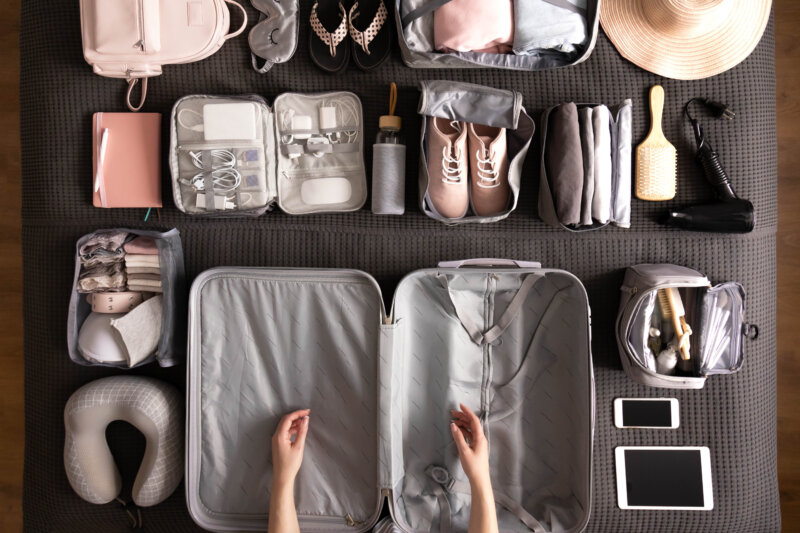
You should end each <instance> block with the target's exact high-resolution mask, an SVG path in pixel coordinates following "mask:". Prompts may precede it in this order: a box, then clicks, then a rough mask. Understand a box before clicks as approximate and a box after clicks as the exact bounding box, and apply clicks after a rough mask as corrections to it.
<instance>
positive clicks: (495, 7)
mask: <svg viewBox="0 0 800 533" xmlns="http://www.w3.org/2000/svg"><path fill="white" fill-rule="evenodd" d="M433 41H434V43H435V45H436V49H437V50H440V51H442V52H488V53H493V54H505V53H508V52H510V51H511V48H512V44H513V42H514V5H513V2H512V0H491V1H488V0H451V1H450V2H448V3H446V4H445V5H443V6H442V7H440V8H439V9H437V10H436V11H434V12H433Z"/></svg>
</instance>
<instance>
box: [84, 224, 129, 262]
mask: <svg viewBox="0 0 800 533" xmlns="http://www.w3.org/2000/svg"><path fill="white" fill-rule="evenodd" d="M127 239H128V233H127V232H125V231H118V230H101V231H97V232H95V233H94V235H92V236H91V237H90V238H89V240H88V241H86V242H85V243H83V245H82V246H81V249H80V252H79V253H80V256H81V259H84V260H87V259H90V258H92V257H94V256H103V255H106V256H108V255H112V256H117V255H125V251H124V250H123V249H122V245H124V244H125V241H126V240H127Z"/></svg>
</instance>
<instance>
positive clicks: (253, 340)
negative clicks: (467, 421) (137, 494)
mask: <svg viewBox="0 0 800 533" xmlns="http://www.w3.org/2000/svg"><path fill="white" fill-rule="evenodd" d="M383 322H385V311H384V307H383V300H382V297H381V294H380V288H379V286H378V284H377V282H376V281H375V280H374V279H373V278H372V277H371V276H369V275H368V274H366V273H364V272H360V271H356V270H327V269H268V268H215V269H211V270H208V271H206V272H204V273H202V274H200V275H199V276H198V278H197V279H196V280H195V282H194V284H193V286H192V289H191V294H190V304H189V358H188V365H187V445H186V499H187V505H188V507H189V510H190V514H191V516H192V518H193V519H194V521H195V522H196V523H197V524H198V525H200V526H201V527H203V528H206V529H210V530H214V531H264V530H266V528H267V523H268V516H267V509H268V500H267V499H266V498H265V497H264V495H265V493H266V494H268V492H269V487H270V486H271V482H272V466H271V461H270V451H269V445H268V444H267V443H268V442H269V441H270V438H271V436H272V432H273V431H274V429H275V426H276V424H277V422H278V420H279V419H280V418H281V417H282V416H283V415H284V414H285V413H288V412H290V411H294V410H296V409H301V408H310V409H311V415H310V417H311V424H310V428H309V434H308V439H309V440H308V441H307V443H306V447H305V453H304V461H303V467H302V468H301V470H300V473H299V475H298V478H297V480H296V484H295V487H296V496H297V500H296V503H297V511H298V519H299V522H300V526H301V528H302V530H303V531H311V532H318V533H323V532H337V531H342V532H345V531H346V532H356V533H358V532H365V531H368V530H370V529H371V528H372V527H373V526H374V524H375V523H376V522H377V520H378V517H379V514H380V510H381V506H382V503H383V495H382V492H381V490H380V487H378V486H377V485H378V483H379V479H380V475H379V473H378V464H379V458H378V454H379V451H378V448H379V446H378V444H377V443H378V439H379V433H380V431H379V428H378V423H379V416H378V409H379V407H380V404H379V399H378V390H379V387H378V380H379V379H380V377H379V368H378V365H379V358H378V357H376V355H377V353H378V352H379V350H380V345H381V343H382V342H383V343H385V342H386V341H383V340H382V339H381V333H380V332H381V330H382V329H383V328H381V324H382V323H383ZM390 328H391V326H387V327H386V329H390Z"/></svg>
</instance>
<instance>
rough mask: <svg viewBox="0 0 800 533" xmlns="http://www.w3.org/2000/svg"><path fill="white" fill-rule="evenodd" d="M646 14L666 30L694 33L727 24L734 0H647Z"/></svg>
mask: <svg viewBox="0 0 800 533" xmlns="http://www.w3.org/2000/svg"><path fill="white" fill-rule="evenodd" d="M644 3H645V8H644V12H645V16H646V17H647V19H648V20H649V21H650V23H651V24H652V25H653V26H655V27H656V28H658V29H660V30H661V31H662V32H664V33H672V34H676V35H681V36H684V37H693V36H696V35H701V34H703V33H706V32H708V31H710V30H712V29H713V28H716V27H718V26H719V25H721V24H723V23H724V21H725V19H726V18H727V17H728V16H729V14H730V10H731V9H732V6H733V5H734V4H735V2H732V1H731V0H644Z"/></svg>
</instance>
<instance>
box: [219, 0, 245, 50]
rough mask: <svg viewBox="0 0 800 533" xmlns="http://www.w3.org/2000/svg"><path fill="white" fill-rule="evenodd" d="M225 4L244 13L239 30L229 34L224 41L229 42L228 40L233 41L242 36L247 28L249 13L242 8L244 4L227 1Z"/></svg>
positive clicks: (234, 0)
mask: <svg viewBox="0 0 800 533" xmlns="http://www.w3.org/2000/svg"><path fill="white" fill-rule="evenodd" d="M225 3H226V4H231V5H234V6H236V7H238V8H239V10H240V11H241V12H242V18H243V20H242V25H241V26H240V27H239V29H238V30H236V31H235V32H233V33H229V34H227V35H226V36H225V37H224V39H225V40H226V41H227V40H228V39H233V38H234V37H238V36H239V35H241V34H242V32H243V31H244V29H245V28H246V27H247V11H245V10H244V7H242V4H240V3H239V2H237V1H236V0H225Z"/></svg>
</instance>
